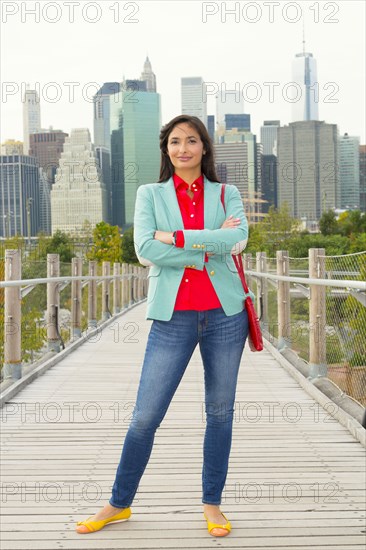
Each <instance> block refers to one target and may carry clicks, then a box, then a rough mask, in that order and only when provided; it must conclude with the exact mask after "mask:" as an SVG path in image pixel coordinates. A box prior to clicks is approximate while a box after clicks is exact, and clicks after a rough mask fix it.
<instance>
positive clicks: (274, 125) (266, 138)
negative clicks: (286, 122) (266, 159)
mask: <svg viewBox="0 0 366 550" xmlns="http://www.w3.org/2000/svg"><path fill="white" fill-rule="evenodd" d="M280 125H281V123H280V121H279V120H265V121H264V122H263V126H261V144H262V145H263V155H276V154H277V130H278V128H279V127H280Z"/></svg>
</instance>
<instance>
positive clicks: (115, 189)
mask: <svg viewBox="0 0 366 550" xmlns="http://www.w3.org/2000/svg"><path fill="white" fill-rule="evenodd" d="M115 99H116V101H113V102H111V104H110V109H111V112H110V116H111V119H110V128H111V155H112V166H111V169H112V172H111V191H112V224H113V225H118V226H119V227H120V228H121V229H122V230H125V229H127V228H128V227H130V226H131V225H132V224H133V216H134V209H135V200H136V191H137V188H138V187H139V186H140V185H143V184H144V183H155V182H157V181H158V178H159V172H160V148H159V133H160V129H161V101H160V94H158V93H154V92H143V91H136V89H134V90H128V89H126V87H124V89H123V90H122V91H121V92H120V93H119V94H116V96H115Z"/></svg>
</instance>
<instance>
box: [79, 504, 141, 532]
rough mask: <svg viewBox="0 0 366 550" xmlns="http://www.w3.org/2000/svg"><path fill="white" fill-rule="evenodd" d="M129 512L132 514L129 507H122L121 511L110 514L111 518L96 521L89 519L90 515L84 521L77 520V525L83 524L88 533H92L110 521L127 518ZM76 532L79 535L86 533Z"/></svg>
mask: <svg viewBox="0 0 366 550" xmlns="http://www.w3.org/2000/svg"><path fill="white" fill-rule="evenodd" d="M131 514H132V512H131V508H124V509H123V510H122V511H121V512H118V514H116V515H114V516H112V517H111V518H108V519H100V520H97V521H89V520H90V518H91V517H93V516H90V518H88V519H86V520H84V521H78V523H77V525H84V526H85V527H86V528H87V529H88V531H89V533H94V532H95V531H100V530H101V529H103V527H104V526H105V525H107V524H108V523H112V522H113V523H119V522H121V521H126V520H128V519H129V518H130V516H131ZM77 533H79V534H80V535H84V534H85V535H86V534H87V533H80V532H79V531H77Z"/></svg>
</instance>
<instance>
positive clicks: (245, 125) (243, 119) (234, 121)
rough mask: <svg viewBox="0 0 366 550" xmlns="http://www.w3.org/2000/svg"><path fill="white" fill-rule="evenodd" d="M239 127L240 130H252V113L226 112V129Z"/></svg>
mask: <svg viewBox="0 0 366 550" xmlns="http://www.w3.org/2000/svg"><path fill="white" fill-rule="evenodd" d="M233 128H238V130H244V131H248V132H250V115H246V114H244V113H240V114H231V113H226V114H225V129H226V130H232V129H233Z"/></svg>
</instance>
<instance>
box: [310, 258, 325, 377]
mask: <svg viewBox="0 0 366 550" xmlns="http://www.w3.org/2000/svg"><path fill="white" fill-rule="evenodd" d="M309 277H310V278H312V279H325V250H324V248H310V250H309ZM325 290H326V289H325V286H319V285H310V304H309V323H310V333H309V348H310V356H309V363H310V378H317V377H321V376H326V374H327V362H326V340H325V323H326V314H325V313H326V312H325Z"/></svg>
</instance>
